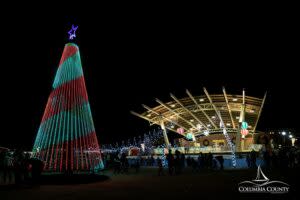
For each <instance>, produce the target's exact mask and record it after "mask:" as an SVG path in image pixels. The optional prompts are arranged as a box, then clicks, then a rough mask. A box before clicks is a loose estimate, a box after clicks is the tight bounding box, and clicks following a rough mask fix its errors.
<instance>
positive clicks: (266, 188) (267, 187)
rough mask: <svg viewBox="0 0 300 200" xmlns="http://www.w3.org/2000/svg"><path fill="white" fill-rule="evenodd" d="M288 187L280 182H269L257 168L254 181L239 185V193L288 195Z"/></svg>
mask: <svg viewBox="0 0 300 200" xmlns="http://www.w3.org/2000/svg"><path fill="white" fill-rule="evenodd" d="M289 189H290V186H289V185H288V184H287V183H284V182H282V181H270V180H269V179H268V178H267V177H266V175H265V174H264V173H263V172H262V170H261V168H260V166H258V168H257V176H256V179H255V180H252V181H243V182H241V183H239V192H241V193H272V194H282V193H288V192H289Z"/></svg>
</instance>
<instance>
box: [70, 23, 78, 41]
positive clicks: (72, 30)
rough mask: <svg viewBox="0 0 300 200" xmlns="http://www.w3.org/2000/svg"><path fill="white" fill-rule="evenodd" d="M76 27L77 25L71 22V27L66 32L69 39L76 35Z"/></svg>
mask: <svg viewBox="0 0 300 200" xmlns="http://www.w3.org/2000/svg"><path fill="white" fill-rule="evenodd" d="M77 28H78V26H74V25H73V24H72V28H71V30H69V32H68V34H69V39H70V40H73V39H74V38H75V37H76V34H75V32H76V30H77Z"/></svg>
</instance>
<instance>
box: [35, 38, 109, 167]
mask: <svg viewBox="0 0 300 200" xmlns="http://www.w3.org/2000/svg"><path fill="white" fill-rule="evenodd" d="M74 34H75V33H74ZM32 157H34V158H37V159H40V160H42V161H44V162H45V167H44V170H45V171H51V172H63V171H70V170H72V171H97V170H100V169H102V168H103V167H104V166H103V162H102V158H101V153H100V148H99V144H98V140H97V136H96V132H95V127H94V123H93V119H92V113H91V109H90V105H89V101H88V95H87V91H86V87H85V81H84V76H83V71H82V67H81V60H80V54H79V48H78V46H77V45H75V44H74V43H68V44H66V45H65V48H64V51H63V54H62V57H61V60H60V63H59V67H58V70H57V73H56V76H55V79H54V83H53V91H52V92H51V94H50V96H49V98H48V102H47V105H46V109H45V112H44V115H43V118H42V122H41V124H40V127H39V130H38V133H37V136H36V140H35V143H34V147H33V155H32Z"/></svg>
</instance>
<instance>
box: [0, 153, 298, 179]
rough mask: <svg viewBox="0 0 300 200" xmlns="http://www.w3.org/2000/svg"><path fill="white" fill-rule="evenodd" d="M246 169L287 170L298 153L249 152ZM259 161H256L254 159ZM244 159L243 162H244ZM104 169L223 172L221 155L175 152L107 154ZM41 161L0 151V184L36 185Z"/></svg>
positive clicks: (245, 157)
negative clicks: (154, 154) (131, 155)
mask: <svg viewBox="0 0 300 200" xmlns="http://www.w3.org/2000/svg"><path fill="white" fill-rule="evenodd" d="M238 158H239V159H240V160H242V162H245V163H246V166H248V168H253V169H256V168H257V163H259V164H260V165H261V167H263V168H265V169H269V170H271V169H272V170H273V169H275V170H277V169H278V170H281V171H286V170H287V169H288V168H299V167H300V151H299V150H298V149H297V148H295V147H289V148H287V147H286V148H280V149H272V150H264V151H261V152H256V151H251V152H250V153H244V154H241V155H239V156H238ZM258 158H259V159H260V161H259V162H257V159H258ZM243 160H245V161H243ZM103 161H104V165H105V167H106V169H112V170H113V173H114V174H120V173H124V174H129V172H130V171H131V170H132V171H133V172H134V173H139V171H140V168H141V167H154V168H157V170H158V175H159V176H162V175H165V174H169V175H179V174H182V173H183V172H184V170H185V169H191V171H192V172H201V171H207V170H223V169H224V157H223V155H218V154H216V155H213V154H212V153H205V154H204V153H200V154H198V155H189V154H185V153H181V152H180V151H178V150H176V151H175V152H174V153H173V152H172V151H171V150H169V153H168V154H166V155H159V156H158V155H156V156H153V155H149V156H141V155H140V156H134V157H128V156H127V154H125V153H119V152H115V153H109V154H104V155H103ZM43 167H44V165H43V162H42V161H40V160H37V159H34V158H30V156H29V154H26V153H24V152H23V151H21V150H16V151H14V152H13V153H10V152H8V151H1V152H0V183H1V184H6V183H11V182H13V183H15V184H21V183H23V182H31V183H38V182H39V178H40V176H41V173H42V170H43Z"/></svg>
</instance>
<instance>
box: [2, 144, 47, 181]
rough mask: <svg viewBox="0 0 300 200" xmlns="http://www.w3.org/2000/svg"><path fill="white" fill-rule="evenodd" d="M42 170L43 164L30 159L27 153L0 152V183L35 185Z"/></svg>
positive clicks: (17, 151) (18, 151) (19, 151)
mask: <svg viewBox="0 0 300 200" xmlns="http://www.w3.org/2000/svg"><path fill="white" fill-rule="evenodd" d="M42 170H43V162H42V161H40V160H37V159H33V158H30V155H29V154H28V153H24V152H23V151H22V150H16V151H14V152H13V153H11V152H9V151H1V152H0V183H1V184H2V185H6V184H16V185H20V184H23V183H32V184H36V183H38V182H39V178H40V175H41V173H42Z"/></svg>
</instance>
